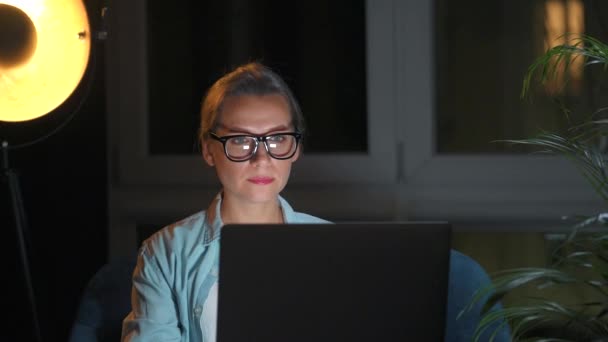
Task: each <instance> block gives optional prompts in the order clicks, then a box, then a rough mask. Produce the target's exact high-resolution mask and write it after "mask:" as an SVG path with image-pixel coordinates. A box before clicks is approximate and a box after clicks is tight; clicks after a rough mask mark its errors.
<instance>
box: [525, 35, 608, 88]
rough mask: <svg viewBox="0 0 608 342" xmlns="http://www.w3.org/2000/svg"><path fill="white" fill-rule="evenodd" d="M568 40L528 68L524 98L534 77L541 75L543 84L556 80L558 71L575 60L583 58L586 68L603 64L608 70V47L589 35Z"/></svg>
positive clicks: (571, 37)
mask: <svg viewBox="0 0 608 342" xmlns="http://www.w3.org/2000/svg"><path fill="white" fill-rule="evenodd" d="M566 38H567V40H568V42H567V43H566V44H561V45H557V46H555V47H553V48H551V49H549V50H548V51H547V52H546V53H545V54H544V55H542V56H541V57H539V58H538V59H537V60H536V61H534V62H533V63H532V64H531V65H530V67H528V71H527V73H526V76H525V77H524V82H523V86H522V91H521V97H522V98H524V97H525V96H526V95H527V94H528V93H529V91H530V85H531V83H532V78H533V76H534V75H536V74H537V73H540V75H539V78H540V81H541V83H544V82H546V81H548V80H552V79H555V77H556V75H557V70H559V69H560V68H567V67H568V66H569V65H570V64H571V63H572V62H573V61H574V59H575V58H582V59H583V60H584V64H585V66H589V65H593V64H603V65H604V70H608V45H606V44H604V43H603V42H601V41H599V40H598V39H596V38H593V37H590V36H587V35H577V36H570V38H569V37H566Z"/></svg>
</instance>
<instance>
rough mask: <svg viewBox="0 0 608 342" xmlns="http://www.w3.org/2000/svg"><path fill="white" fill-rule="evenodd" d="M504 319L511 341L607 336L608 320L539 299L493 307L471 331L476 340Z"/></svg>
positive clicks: (583, 309)
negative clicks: (524, 303)
mask: <svg viewBox="0 0 608 342" xmlns="http://www.w3.org/2000/svg"><path fill="white" fill-rule="evenodd" d="M505 321H506V322H508V323H509V324H510V326H511V332H512V339H513V341H524V340H536V341H593V340H596V339H598V338H602V337H606V336H608V321H606V320H602V319H601V318H598V317H597V316H594V315H589V314H587V313H586V311H585V308H582V309H574V308H572V307H568V306H565V305H562V304H560V303H558V302H555V301H550V300H539V301H538V302H537V303H534V304H533V305H525V306H524V305H522V306H513V307H508V308H503V309H499V310H494V311H491V312H489V313H488V314H487V315H485V316H484V317H483V318H482V320H481V322H480V324H479V326H478V327H477V329H476V330H475V333H474V336H475V337H474V339H475V340H476V341H478V340H479V338H480V337H481V336H482V335H483V334H484V333H486V330H487V329H490V327H492V326H493V324H496V323H497V322H505Z"/></svg>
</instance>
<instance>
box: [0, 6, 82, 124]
mask: <svg viewBox="0 0 608 342" xmlns="http://www.w3.org/2000/svg"><path fill="white" fill-rule="evenodd" d="M7 18H8V19H10V20H8V19H7ZM28 23H29V24H30V26H31V24H33V27H32V30H29V31H28V30H26V31H27V32H28V33H27V34H26V35H23V36H20V39H21V38H23V39H22V40H20V41H17V42H14V41H12V42H11V41H7V42H3V41H1V39H0V121H26V120H32V119H35V118H38V117H41V116H43V115H46V114H48V113H49V112H51V111H52V110H54V109H55V108H57V107H58V106H59V105H61V104H62V103H63V102H64V101H65V100H66V99H67V98H68V97H69V96H70V95H71V94H72V92H73V91H74V90H75V89H76V87H77V86H78V84H79V83H80V80H81V79H82V77H83V75H84V73H85V71H86V67H87V64H88V61H89V52H90V47H91V36H90V31H89V20H88V17H87V14H86V10H85V7H84V5H83V3H82V2H81V1H80V0H0V32H2V31H3V30H4V32H8V31H9V29H15V27H18V28H19V29H21V28H23V27H26V26H27V25H28ZM8 25H12V26H11V27H10V28H8V27H7V26H8ZM20 32H23V30H21V31H20ZM0 38H6V37H2V36H1V33H0ZM8 38H9V40H10V38H11V37H8ZM5 40H6V39H5Z"/></svg>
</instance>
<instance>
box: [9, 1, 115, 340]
mask: <svg viewBox="0 0 608 342" xmlns="http://www.w3.org/2000/svg"><path fill="white" fill-rule="evenodd" d="M99 3H100V1H88V2H86V5H87V7H88V10H89V16H90V20H91V25H92V28H96V27H98V25H99V20H100V19H99V18H95V16H94V15H91V13H99ZM93 44H94V46H93V50H92V58H91V60H90V63H89V69H88V71H87V73H86V74H85V77H84V79H83V81H82V82H81V84H80V86H79V87H78V89H77V90H76V92H75V93H74V94H73V96H72V97H71V98H70V99H69V100H68V101H67V102H66V103H64V104H63V105H62V106H60V107H59V108H58V109H57V110H55V111H53V112H51V113H50V114H49V115H48V118H47V117H44V118H41V119H36V120H34V121H33V122H28V123H25V124H23V125H14V124H7V123H0V137H2V138H4V139H10V141H9V142H10V143H11V144H12V145H16V144H18V143H22V142H26V141H28V140H31V139H34V138H35V137H38V136H40V135H42V134H44V133H45V132H49V131H51V130H53V129H56V128H58V127H60V126H61V124H62V123H63V122H65V121H66V120H69V119H70V117H71V115H72V114H73V113H75V115H74V116H73V118H72V120H71V121H69V122H68V123H67V124H66V125H65V126H63V127H62V128H60V129H59V130H58V131H57V133H55V134H53V135H52V136H50V137H48V138H47V139H44V140H43V141H40V142H38V143H36V144H34V145H32V146H29V147H23V148H17V149H13V150H10V151H9V160H10V167H12V168H13V169H14V171H16V172H17V173H18V174H19V181H20V185H21V190H22V191H21V195H22V198H23V205H24V209H25V214H26V218H27V227H26V228H27V230H26V231H25V233H26V242H27V243H28V246H29V250H28V253H29V254H28V256H29V258H30V261H31V265H30V266H31V269H32V274H33V283H34V288H35V293H36V300H37V301H36V304H37V308H38V314H39V320H40V323H41V328H42V329H41V331H42V335H43V340H44V341H66V340H67V338H68V334H69V330H70V327H71V324H72V320H73V319H74V315H75V313H76V308H77V305H78V301H79V300H80V296H81V293H82V291H83V289H84V286H85V285H86V283H87V281H88V279H89V278H90V277H91V276H92V275H93V273H94V272H95V271H96V270H97V269H98V268H99V267H101V265H102V264H103V263H104V262H105V261H106V251H107V222H108V220H107V172H106V112H105V82H104V73H105V68H104V59H103V54H104V53H105V52H104V51H103V42H101V41H94V42H93ZM3 180H4V179H3ZM1 185H2V188H0V193H2V196H1V197H2V199H1V201H2V202H1V207H0V211H1V215H0V227H2V232H3V233H5V234H3V236H4V237H5V240H4V243H3V245H4V248H3V250H4V251H5V253H6V255H5V259H4V260H8V261H9V263H8V265H9V267H10V269H9V271H7V272H4V277H6V278H5V279H6V282H7V283H8V287H9V291H7V292H5V296H6V299H8V301H6V302H5V303H10V304H11V305H10V306H9V305H7V306H5V308H4V310H5V313H6V314H7V315H9V316H11V317H12V319H10V320H5V327H3V328H2V329H0V340H4V341H30V340H34V335H33V327H32V324H31V322H32V320H31V315H30V312H29V309H28V301H27V291H26V290H25V282H24V279H23V274H24V268H23V265H22V263H21V258H20V257H19V248H18V243H17V234H16V233H15V232H16V230H15V224H14V220H13V214H12V206H11V204H12V201H10V198H9V196H8V187H7V183H6V182H3V183H2V184H1Z"/></svg>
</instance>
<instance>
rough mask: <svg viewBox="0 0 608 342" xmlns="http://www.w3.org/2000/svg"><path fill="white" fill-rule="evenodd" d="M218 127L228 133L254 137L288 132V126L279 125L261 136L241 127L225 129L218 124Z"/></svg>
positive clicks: (225, 127)
mask: <svg viewBox="0 0 608 342" xmlns="http://www.w3.org/2000/svg"><path fill="white" fill-rule="evenodd" d="M220 127H222V128H224V129H226V130H227V131H228V132H229V133H241V134H250V135H256V136H257V135H267V134H269V133H273V132H277V131H285V130H289V126H286V125H279V126H275V127H272V128H271V129H269V130H267V131H266V132H264V133H262V134H258V133H254V132H251V131H249V130H247V129H246V128H241V127H227V126H224V125H222V124H220Z"/></svg>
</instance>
